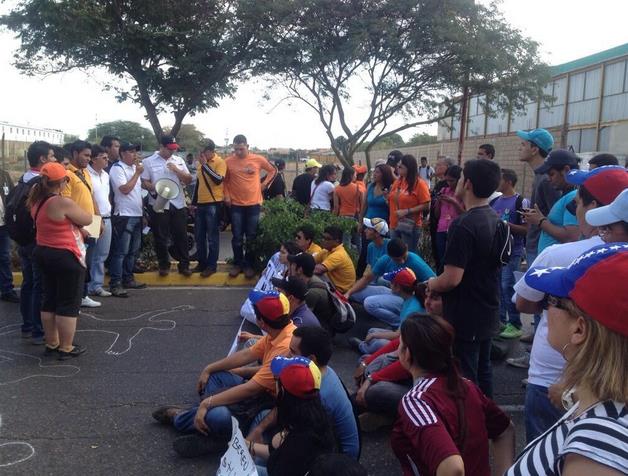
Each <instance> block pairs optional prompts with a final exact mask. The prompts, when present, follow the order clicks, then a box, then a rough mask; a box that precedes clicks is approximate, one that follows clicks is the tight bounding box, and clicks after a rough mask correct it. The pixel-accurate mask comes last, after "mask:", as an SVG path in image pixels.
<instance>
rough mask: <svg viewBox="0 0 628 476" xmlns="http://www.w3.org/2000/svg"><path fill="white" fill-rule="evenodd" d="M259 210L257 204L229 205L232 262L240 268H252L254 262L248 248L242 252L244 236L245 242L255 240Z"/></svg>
mask: <svg viewBox="0 0 628 476" xmlns="http://www.w3.org/2000/svg"><path fill="white" fill-rule="evenodd" d="M260 211H261V207H260V206H259V205H251V206H248V207H242V206H239V205H231V232H232V233H233V238H232V239H231V247H232V248H233V264H235V265H236V266H240V267H241V268H252V267H253V264H254V263H255V256H253V254H252V253H251V252H250V250H247V251H246V255H245V253H244V237H245V236H246V243H247V244H250V243H251V242H253V241H255V236H256V235H257V224H258V223H259V215H260Z"/></svg>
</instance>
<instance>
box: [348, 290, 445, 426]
mask: <svg viewBox="0 0 628 476" xmlns="http://www.w3.org/2000/svg"><path fill="white" fill-rule="evenodd" d="M417 289H418V290H421V291H422V292H424V293H425V298H424V299H425V300H424V305H425V310H426V311H427V313H428V314H429V315H430V316H440V317H442V315H443V298H442V297H441V295H440V294H438V293H436V292H433V291H432V292H430V291H429V290H428V289H427V287H426V286H425V284H423V283H420V284H418V285H417ZM423 290H424V291H423ZM398 349H399V337H397V338H395V339H393V340H391V341H389V342H388V344H386V345H385V346H384V347H382V348H380V349H379V350H377V351H376V352H374V353H372V354H371V355H365V356H363V357H362V360H361V362H360V365H358V367H357V369H356V371H355V373H354V375H353V378H354V380H355V383H356V386H357V389H358V390H357V392H356V394H355V402H356V404H357V405H358V406H359V408H360V409H361V410H362V411H363V412H362V413H361V414H360V427H361V428H362V431H366V432H371V431H375V430H378V429H379V428H381V427H382V426H388V425H392V423H394V421H395V418H396V417H397V407H398V406H399V402H400V401H401V397H403V396H404V395H405V394H406V392H407V391H408V390H410V388H411V387H412V375H410V373H409V372H408V371H407V370H406V369H404V368H403V366H402V365H401V362H399V353H398Z"/></svg>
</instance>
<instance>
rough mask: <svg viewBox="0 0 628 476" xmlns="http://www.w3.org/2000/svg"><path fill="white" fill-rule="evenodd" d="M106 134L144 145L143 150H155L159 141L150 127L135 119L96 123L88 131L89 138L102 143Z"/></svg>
mask: <svg viewBox="0 0 628 476" xmlns="http://www.w3.org/2000/svg"><path fill="white" fill-rule="evenodd" d="M104 136H115V137H118V138H119V139H120V140H122V141H127V142H130V143H131V144H137V145H141V146H142V150H155V149H156V148H157V141H156V140H155V135H154V134H153V132H152V131H151V130H150V129H147V128H146V127H144V126H142V125H141V124H139V123H137V122H134V121H111V122H101V123H99V124H96V127H94V128H92V129H90V130H89V131H88V132H87V140H88V141H90V142H96V143H100V140H101V139H102V138H103V137H104Z"/></svg>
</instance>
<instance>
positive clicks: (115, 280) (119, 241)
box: [109, 215, 142, 288]
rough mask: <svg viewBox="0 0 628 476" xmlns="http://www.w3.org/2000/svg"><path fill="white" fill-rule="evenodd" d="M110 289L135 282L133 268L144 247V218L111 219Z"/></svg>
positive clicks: (117, 216)
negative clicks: (141, 248)
mask: <svg viewBox="0 0 628 476" xmlns="http://www.w3.org/2000/svg"><path fill="white" fill-rule="evenodd" d="M111 229H112V233H111V256H110V257H109V287H110V288H114V287H116V286H119V285H120V284H121V283H128V282H130V281H133V267H134V266H135V261H136V260H137V255H138V253H139V251H140V247H141V246H142V217H125V216H119V215H113V216H112V217H111Z"/></svg>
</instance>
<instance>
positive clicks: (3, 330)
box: [0, 323, 22, 336]
mask: <svg viewBox="0 0 628 476" xmlns="http://www.w3.org/2000/svg"><path fill="white" fill-rule="evenodd" d="M21 326H22V324H19V323H18V324H9V325H7V326H3V327H0V336H4V335H8V334H12V333H14V332H15V331H17V329H18V327H21Z"/></svg>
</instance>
